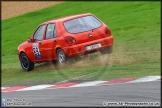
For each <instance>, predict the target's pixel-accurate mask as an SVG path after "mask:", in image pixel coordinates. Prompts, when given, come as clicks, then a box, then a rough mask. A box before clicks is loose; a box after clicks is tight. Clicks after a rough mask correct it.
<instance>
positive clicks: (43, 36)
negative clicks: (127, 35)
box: [17, 13, 113, 71]
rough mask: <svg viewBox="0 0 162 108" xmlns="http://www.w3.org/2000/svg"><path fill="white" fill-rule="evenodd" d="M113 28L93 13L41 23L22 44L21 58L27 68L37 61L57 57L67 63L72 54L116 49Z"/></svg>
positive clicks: (24, 67) (56, 58)
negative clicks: (114, 47) (111, 29)
mask: <svg viewBox="0 0 162 108" xmlns="http://www.w3.org/2000/svg"><path fill="white" fill-rule="evenodd" d="M112 47H113V36H112V34H111V31H110V28H109V27H108V26H107V25H106V24H104V23H103V22H102V21H101V20H100V19H98V18H97V17H96V16H95V15H93V14H91V13H85V14H78V15H72V16H66V17H63V18H58V19H54V20H51V21H47V22H44V23H42V24H40V25H39V26H38V27H37V29H36V30H35V32H34V33H33V34H32V36H31V37H30V39H28V40H27V41H25V42H23V43H22V44H20V45H19V46H18V49H17V51H18V58H19V60H20V63H21V67H22V69H23V70H24V71H31V70H33V69H34V64H35V63H41V62H46V61H56V63H57V64H65V63H66V62H67V59H68V58H78V57H79V56H80V55H84V54H89V53H92V52H95V51H100V52H101V54H107V53H111V52H112Z"/></svg>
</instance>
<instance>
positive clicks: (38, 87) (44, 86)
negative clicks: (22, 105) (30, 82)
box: [16, 85, 53, 91]
mask: <svg viewBox="0 0 162 108" xmlns="http://www.w3.org/2000/svg"><path fill="white" fill-rule="evenodd" d="M50 86H53V85H36V86H31V87H27V88H24V89H19V90H16V91H26V90H40V89H45V88H47V87H50Z"/></svg>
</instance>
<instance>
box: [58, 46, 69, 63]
mask: <svg viewBox="0 0 162 108" xmlns="http://www.w3.org/2000/svg"><path fill="white" fill-rule="evenodd" d="M66 62H67V56H66V54H65V52H64V51H63V50H62V49H58V50H57V63H58V64H61V65H64V64H65V63H66Z"/></svg>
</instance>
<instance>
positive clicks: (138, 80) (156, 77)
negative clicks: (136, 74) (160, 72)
mask: <svg viewBox="0 0 162 108" xmlns="http://www.w3.org/2000/svg"><path fill="white" fill-rule="evenodd" d="M160 78H161V76H147V77H143V78H139V79H136V80H133V81H129V82H126V83H138V82H148V81H156V80H158V79H160Z"/></svg>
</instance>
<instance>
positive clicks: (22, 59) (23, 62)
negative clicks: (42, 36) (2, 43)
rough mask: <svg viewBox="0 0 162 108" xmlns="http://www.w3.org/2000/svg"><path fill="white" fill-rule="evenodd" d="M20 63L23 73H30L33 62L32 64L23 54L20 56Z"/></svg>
mask: <svg viewBox="0 0 162 108" xmlns="http://www.w3.org/2000/svg"><path fill="white" fill-rule="evenodd" d="M20 63H21V67H22V68H23V70H24V71H31V70H33V68H34V62H32V61H31V60H30V59H29V58H28V57H27V56H26V54H25V53H22V54H21V55H20Z"/></svg>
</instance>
